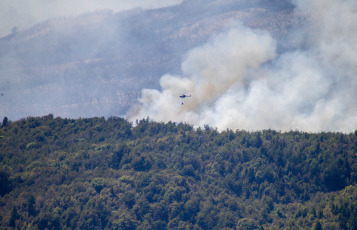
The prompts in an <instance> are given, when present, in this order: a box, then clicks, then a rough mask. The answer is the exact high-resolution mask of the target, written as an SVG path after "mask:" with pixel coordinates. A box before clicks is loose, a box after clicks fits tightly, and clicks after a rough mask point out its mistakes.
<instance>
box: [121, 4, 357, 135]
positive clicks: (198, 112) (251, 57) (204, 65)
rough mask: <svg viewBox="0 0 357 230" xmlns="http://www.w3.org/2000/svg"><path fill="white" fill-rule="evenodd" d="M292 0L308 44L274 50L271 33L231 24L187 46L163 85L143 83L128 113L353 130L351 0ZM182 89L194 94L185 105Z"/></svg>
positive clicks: (355, 68)
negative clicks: (302, 15)
mask: <svg viewBox="0 0 357 230" xmlns="http://www.w3.org/2000/svg"><path fill="white" fill-rule="evenodd" d="M295 3H296V5H297V10H299V11H303V12H306V13H307V21H308V25H307V26H306V28H304V29H305V31H304V32H305V34H304V35H303V36H301V37H305V38H306V41H305V43H306V42H307V43H308V48H307V49H304V50H296V51H293V52H291V51H290V52H288V53H284V54H280V55H276V54H275V42H274V40H273V39H272V38H271V36H269V34H267V33H265V32H263V31H256V30H251V29H249V28H246V27H244V26H241V25H240V26H236V27H235V28H234V29H232V30H230V31H228V32H226V33H224V34H220V35H218V36H216V37H214V38H213V39H212V40H211V41H210V42H208V43H207V44H205V45H203V46H200V47H197V48H195V49H193V50H192V51H191V52H189V53H188V54H187V57H186V59H185V61H184V62H183V63H182V72H183V76H171V75H166V76H163V77H162V78H161V81H160V84H161V87H162V91H157V90H148V89H145V90H143V91H142V98H141V99H140V104H139V105H137V106H135V107H133V108H132V109H131V111H130V112H129V113H128V114H127V117H128V118H129V119H130V120H135V119H141V118H144V117H147V116H149V117H150V118H152V119H153V120H156V121H170V120H171V121H183V122H188V123H191V124H194V125H196V126H203V125H205V124H208V125H211V126H213V127H217V128H218V129H219V130H224V129H226V128H230V129H247V130H261V129H269V128H272V129H277V130H282V131H288V130H291V129H293V130H294V129H298V130H303V131H314V132H316V131H343V132H351V131H354V130H355V129H356V128H357V93H356V91H357V42H356V38H357V2H356V1H354V0H343V1H333V0H327V1H326V0H312V1H311V0H309V1H307V0H297V1H295ZM300 35H301V34H300ZM182 93H187V94H191V95H192V97H191V98H185V99H182V101H183V103H184V104H183V105H182V104H181V99H180V98H179V95H180V94H182Z"/></svg>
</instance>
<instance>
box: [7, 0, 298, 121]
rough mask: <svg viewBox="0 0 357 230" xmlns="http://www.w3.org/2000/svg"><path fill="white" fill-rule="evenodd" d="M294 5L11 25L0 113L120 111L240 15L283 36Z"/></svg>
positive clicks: (177, 9) (207, 5) (211, 4)
mask: <svg viewBox="0 0 357 230" xmlns="http://www.w3.org/2000/svg"><path fill="white" fill-rule="evenodd" d="M293 8H294V7H293V5H291V4H290V3H289V1H285V0H284V1H277V0H275V1H273V0H272V1H231V0H223V1H222V0H221V1H218V0H210V1H200V0H194V1H184V2H183V3H182V4H180V5H178V6H173V7H167V8H161V9H154V10H142V9H134V10H130V11H125V12H120V13H113V12H111V11H100V12H95V13H88V14H84V15H80V16H77V17H68V18H55V19H51V20H48V21H46V22H43V23H41V24H38V25H36V26H34V27H32V28H30V29H28V30H25V31H14V32H13V33H12V34H10V35H8V36H5V37H2V38H1V39H0V92H1V95H2V96H1V97H0V105H1V110H0V116H2V117H4V116H8V117H9V118H10V119H19V118H22V117H27V116H30V115H43V114H48V113H54V114H55V115H60V116H64V117H74V118H75V117H92V116H108V115H121V114H125V113H126V111H127V110H128V108H129V107H130V106H131V105H132V104H133V103H135V101H136V99H137V98H138V97H139V95H140V91H141V89H142V88H144V87H145V88H158V87H159V83H158V80H159V78H160V77H161V76H162V75H163V74H165V73H172V74H178V73H180V63H181V61H182V59H183V58H184V54H185V53H186V52H187V51H188V50H190V49H191V48H193V47H195V46H198V45H200V44H202V43H204V42H205V41H207V40H208V38H209V37H211V36H212V35H213V34H216V33H218V32H220V31H224V30H225V29H227V28H228V27H229V26H231V25H232V23H233V22H236V21H237V20H239V21H242V22H243V23H244V24H245V25H247V26H249V27H252V28H258V29H264V30H268V31H269V32H270V33H271V34H272V35H273V36H274V37H275V38H276V39H277V40H282V41H284V40H286V39H288V37H287V34H288V33H289V31H290V29H291V28H292V27H296V26H299V24H300V23H301V20H303V17H302V16H301V15H298V14H296V13H295V12H294V11H293ZM280 44H284V42H282V43H280ZM278 48H279V49H286V48H287V47H284V45H280V46H279V47H278Z"/></svg>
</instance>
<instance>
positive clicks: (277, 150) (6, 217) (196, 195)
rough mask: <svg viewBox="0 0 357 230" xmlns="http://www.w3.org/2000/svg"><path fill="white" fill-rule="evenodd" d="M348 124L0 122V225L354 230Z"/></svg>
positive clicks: (356, 172)
mask: <svg viewBox="0 0 357 230" xmlns="http://www.w3.org/2000/svg"><path fill="white" fill-rule="evenodd" d="M356 150H357V132H355V133H351V134H342V133H324V132H322V133H316V134H311V133H305V132H298V131H291V132H287V133H281V132H277V131H274V130H264V131H260V132H248V131H241V130H237V131H232V130H226V131H223V132H218V131H217V130H215V129H214V128H211V127H209V126H205V127H202V128H198V129H194V128H193V127H192V126H191V125H188V124H183V123H172V122H169V123H156V122H151V121H150V120H149V119H145V120H141V121H137V124H135V125H133V124H131V123H129V122H128V121H126V120H125V119H122V118H117V117H111V118H108V119H104V118H90V119H87V118H86V119H77V120H73V119H63V118H59V117H57V118H54V117H53V115H48V116H45V117H36V118H34V117H29V118H27V119H22V120H19V121H15V122H12V121H8V122H6V120H4V122H3V123H2V125H1V128H0V189H1V190H0V193H1V194H0V195H1V198H0V224H1V225H0V228H1V229H14V228H17V229H46V228H47V229H76V228H77V229H284V228H285V229H357V189H356V188H357V187H356V186H357V185H356V182H357V156H356Z"/></svg>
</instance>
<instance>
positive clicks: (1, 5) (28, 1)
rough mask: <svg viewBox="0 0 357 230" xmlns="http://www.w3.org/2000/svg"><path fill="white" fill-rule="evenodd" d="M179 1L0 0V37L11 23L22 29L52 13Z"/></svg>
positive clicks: (75, 12)
mask: <svg viewBox="0 0 357 230" xmlns="http://www.w3.org/2000/svg"><path fill="white" fill-rule="evenodd" d="M180 2H182V0H75V1H72V0H51V1H48V0H1V1H0V37H1V36H4V35H7V34H10V33H11V30H12V28H14V27H17V28H18V29H19V30H22V29H26V28H28V27H31V26H33V25H35V24H37V23H39V22H42V21H44V20H47V19H50V18H53V17H60V16H74V15H78V14H82V13H86V12H93V11H96V10H103V9H111V10H113V11H114V12H116V11H122V10H127V9H131V8H136V7H143V8H158V7H164V6H169V5H175V4H179V3H180Z"/></svg>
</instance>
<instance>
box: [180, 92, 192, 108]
mask: <svg viewBox="0 0 357 230" xmlns="http://www.w3.org/2000/svg"><path fill="white" fill-rule="evenodd" d="M179 97H180V98H183V99H184V98H186V97H191V95H187V94H182V95H180V96H179ZM181 105H183V102H182V103H181Z"/></svg>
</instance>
